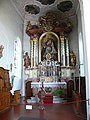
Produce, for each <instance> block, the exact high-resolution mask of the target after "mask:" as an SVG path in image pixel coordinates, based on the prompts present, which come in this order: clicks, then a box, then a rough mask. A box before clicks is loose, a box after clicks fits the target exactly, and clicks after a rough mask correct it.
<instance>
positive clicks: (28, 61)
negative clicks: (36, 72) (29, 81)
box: [24, 52, 30, 69]
mask: <svg viewBox="0 0 90 120" xmlns="http://www.w3.org/2000/svg"><path fill="white" fill-rule="evenodd" d="M24 66H25V69H26V68H29V67H30V58H29V56H28V52H26V53H25V56H24Z"/></svg>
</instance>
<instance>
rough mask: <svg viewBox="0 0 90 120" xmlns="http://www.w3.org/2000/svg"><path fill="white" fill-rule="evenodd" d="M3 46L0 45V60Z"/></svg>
mask: <svg viewBox="0 0 90 120" xmlns="http://www.w3.org/2000/svg"><path fill="white" fill-rule="evenodd" d="M3 49H4V46H3V45H0V58H1V57H2V56H3V54H2V52H3Z"/></svg>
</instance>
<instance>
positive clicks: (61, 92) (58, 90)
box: [52, 88, 64, 97]
mask: <svg viewBox="0 0 90 120" xmlns="http://www.w3.org/2000/svg"><path fill="white" fill-rule="evenodd" d="M52 95H53V96H58V97H63V96H64V89H62V88H56V89H55V90H53V91H52Z"/></svg>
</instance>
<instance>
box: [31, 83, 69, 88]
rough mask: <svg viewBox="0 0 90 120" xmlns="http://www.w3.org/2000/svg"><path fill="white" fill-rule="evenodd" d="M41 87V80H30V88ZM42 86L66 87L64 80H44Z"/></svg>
mask: <svg viewBox="0 0 90 120" xmlns="http://www.w3.org/2000/svg"><path fill="white" fill-rule="evenodd" d="M36 87H41V82H31V88H36ZM44 87H61V88H65V89H66V88H67V84H66V82H44Z"/></svg>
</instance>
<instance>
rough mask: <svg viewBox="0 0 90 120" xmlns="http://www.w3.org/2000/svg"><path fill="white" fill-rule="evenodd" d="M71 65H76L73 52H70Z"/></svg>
mask: <svg viewBox="0 0 90 120" xmlns="http://www.w3.org/2000/svg"><path fill="white" fill-rule="evenodd" d="M70 65H71V66H75V65H76V56H75V54H74V53H73V51H71V52H70Z"/></svg>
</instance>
